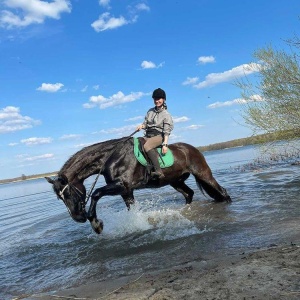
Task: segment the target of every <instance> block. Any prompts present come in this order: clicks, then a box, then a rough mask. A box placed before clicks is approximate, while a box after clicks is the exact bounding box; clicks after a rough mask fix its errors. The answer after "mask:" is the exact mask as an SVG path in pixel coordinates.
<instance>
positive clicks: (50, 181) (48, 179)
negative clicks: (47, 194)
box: [45, 177, 54, 184]
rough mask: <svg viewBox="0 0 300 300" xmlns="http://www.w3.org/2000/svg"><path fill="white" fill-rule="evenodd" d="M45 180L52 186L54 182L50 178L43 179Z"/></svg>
mask: <svg viewBox="0 0 300 300" xmlns="http://www.w3.org/2000/svg"><path fill="white" fill-rule="evenodd" d="M45 179H46V180H47V181H48V182H49V183H51V184H54V180H53V179H51V178H50V177H45Z"/></svg>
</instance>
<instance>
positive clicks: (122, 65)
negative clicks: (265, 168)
mask: <svg viewBox="0 0 300 300" xmlns="http://www.w3.org/2000/svg"><path fill="white" fill-rule="evenodd" d="M299 16H300V2H299V0H287V1H281V0H243V1H241V0H239V1H238V0H227V1H223V0H178V1H176V0H163V1H154V0H153V1H151V0H147V1H146V0H137V1H135V0H128V1H127V0H122V1H120V0H118V1H117V0H53V1H50V0H48V1H41V0H0V168H1V173H0V179H7V178H14V177H18V176H21V175H22V174H24V175H33V174H41V173H46V172H55V171H58V170H59V169H60V168H61V167H62V165H63V164H64V162H65V161H66V160H67V159H68V158H69V157H70V156H71V155H72V154H74V153H75V152H77V151H79V150H80V149H82V148H83V147H85V146H88V145H91V144H94V143H97V142H101V141H106V140H110V139H115V138H120V137H123V136H128V135H130V134H131V133H133V132H134V131H135V129H136V127H137V125H138V124H140V123H142V121H143V119H144V117H145V114H146V112H147V111H148V109H149V108H151V107H153V106H154V105H153V100H152V98H151V94H152V91H153V90H154V89H156V88H158V87H160V88H162V89H164V90H165V91H166V94H167V105H168V111H169V112H170V113H171V115H172V117H173V120H174V130H173V132H172V134H171V136H170V139H169V143H175V142H185V143H189V144H192V145H194V146H196V147H198V146H205V145H209V144H214V143H218V142H224V141H229V140H233V139H237V138H243V137H248V136H251V134H252V131H251V129H250V128H248V127H247V126H245V124H244V120H243V118H242V112H243V105H242V103H243V99H242V98H241V91H240V89H239V88H238V87H237V86H236V85H235V84H234V83H235V82H236V80H242V79H243V78H244V77H245V76H247V78H248V79H249V80H253V78H255V76H257V72H258V70H259V63H260V62H257V61H255V59H254V56H253V54H254V52H255V51H256V50H258V49H260V48H263V47H267V46H269V45H272V47H275V48H276V49H285V47H287V45H286V42H285V40H287V39H289V38H292V37H293V36H295V34H296V35H297V34H298V33H299V25H300V23H299V21H300V19H299ZM249 66H250V68H249ZM253 99H257V100H259V101H260V100H261V98H260V95H253ZM142 135H143V133H142V132H139V133H137V134H135V136H136V137H138V136H142Z"/></svg>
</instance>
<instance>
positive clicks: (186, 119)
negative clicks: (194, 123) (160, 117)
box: [173, 116, 190, 123]
mask: <svg viewBox="0 0 300 300" xmlns="http://www.w3.org/2000/svg"><path fill="white" fill-rule="evenodd" d="M189 120H190V119H189V118H188V117H185V116H183V117H173V122H174V123H182V122H187V121H189Z"/></svg>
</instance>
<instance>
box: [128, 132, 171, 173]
mask: <svg viewBox="0 0 300 300" xmlns="http://www.w3.org/2000/svg"><path fill="white" fill-rule="evenodd" d="M133 139H134V155H135V157H136V159H137V160H138V161H139V162H140V163H141V164H142V165H143V166H147V161H146V159H145V156H144V155H143V153H142V152H141V151H140V149H139V140H138V139H137V138H133ZM157 150H158V152H159V153H160V155H159V158H158V161H159V164H160V167H161V168H167V167H171V166H172V165H173V163H174V156H173V153H172V151H171V150H170V149H169V150H168V152H167V153H166V154H162V153H161V147H159V148H157ZM161 158H162V159H163V161H162V159H161Z"/></svg>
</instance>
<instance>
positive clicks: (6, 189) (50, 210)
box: [0, 146, 300, 299]
mask: <svg viewBox="0 0 300 300" xmlns="http://www.w3.org/2000/svg"><path fill="white" fill-rule="evenodd" d="M204 155H205V157H206V159H207V162H208V164H209V165H210V167H211V169H212V171H213V174H214V176H215V178H216V179H217V181H218V182H219V183H220V184H221V185H222V186H223V187H225V188H226V189H227V191H228V193H229V194H230V196H231V197H232V200H233V202H232V204H226V203H214V202H212V201H211V199H209V198H207V197H205V196H204V195H203V194H202V193H201V192H200V191H199V190H198V188H197V186H196V184H195V181H194V179H193V178H189V179H188V180H187V183H188V185H189V186H190V187H191V188H192V189H193V190H194V191H195V196H194V201H193V203H192V204H191V205H190V206H185V205H184V203H185V200H184V198H183V196H182V195H181V194H179V193H178V192H176V191H175V190H173V189H172V188H171V187H165V188H161V189H157V190H155V189H152V190H151V189H148V190H139V191H136V192H135V198H136V201H137V203H136V205H134V206H133V208H132V210H131V211H129V212H128V211H127V210H126V207H125V205H124V202H123V200H122V199H121V197H104V198H102V199H101V200H100V201H99V203H98V208H97V212H98V215H99V217H100V218H101V219H102V220H103V221H104V225H105V227H104V231H103V233H102V234H101V235H96V234H95V233H94V232H93V231H92V229H91V227H90V225H89V223H85V224H79V223H75V222H74V221H73V220H72V219H71V218H70V217H69V215H68V213H67V210H66V208H65V207H64V205H63V203H62V201H59V200H57V198H56V196H55V195H54V193H53V192H52V189H51V186H50V185H49V184H48V183H47V182H46V181H45V180H44V179H39V180H32V181H26V182H20V183H13V184H5V185H0V204H1V208H2V216H1V220H0V241H1V244H0V282H1V291H0V299H11V298H13V297H16V296H20V295H22V294H28V295H31V294H37V293H43V292H49V291H55V290H58V289H62V288H66V287H71V286H74V285H77V284H83V283H89V282H93V281H97V280H103V279H109V278H115V277H118V276H122V275H130V274H136V273H141V272H146V271H150V270H156V269H160V268H166V267H170V266H173V265H178V264H180V263H184V262H186V261H189V260H191V259H195V258H201V257H202V256H205V255H218V253H233V252H236V251H239V250H241V251H242V250H243V251H244V250H245V249H249V250H250V249H254V248H258V247H265V246H268V245H270V244H279V243H282V242H284V243H291V242H295V239H297V238H298V237H299V232H300V231H299V229H300V214H299V209H300V195H299V187H300V172H299V170H300V169H299V168H300V167H299V166H292V165H291V164H290V163H277V164H273V165H269V166H260V167H259V168H253V167H249V163H251V162H252V161H253V159H254V158H255V155H256V152H255V148H254V147H250V146H249V147H242V148H235V149H226V150H221V151H212V152H207V153H204ZM92 181H93V180H92V179H89V180H88V181H87V182H86V185H87V186H89V185H90V184H91V183H92ZM98 185H101V181H100V182H99V183H98ZM27 299H30V296H28V297H27Z"/></svg>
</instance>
